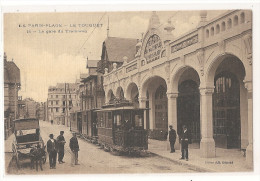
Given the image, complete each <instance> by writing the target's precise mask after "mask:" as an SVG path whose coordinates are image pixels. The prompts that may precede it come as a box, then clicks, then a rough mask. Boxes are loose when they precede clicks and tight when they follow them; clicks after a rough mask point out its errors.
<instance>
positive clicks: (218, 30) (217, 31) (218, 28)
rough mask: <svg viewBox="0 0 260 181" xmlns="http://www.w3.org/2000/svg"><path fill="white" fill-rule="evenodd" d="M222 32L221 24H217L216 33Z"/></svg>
mask: <svg viewBox="0 0 260 181" xmlns="http://www.w3.org/2000/svg"><path fill="white" fill-rule="evenodd" d="M219 32H220V27H219V24H218V25H217V26H216V34H218V33H219Z"/></svg>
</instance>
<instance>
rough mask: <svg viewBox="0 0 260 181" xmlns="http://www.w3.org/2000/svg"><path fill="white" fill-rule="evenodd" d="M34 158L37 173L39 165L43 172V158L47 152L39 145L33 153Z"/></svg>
mask: <svg viewBox="0 0 260 181" xmlns="http://www.w3.org/2000/svg"><path fill="white" fill-rule="evenodd" d="M32 154H33V156H34V162H35V165H36V171H38V164H39V165H40V168H41V171H42V170H43V169H42V157H43V156H44V154H45V151H44V149H43V148H41V146H40V145H37V148H36V149H34V150H33V152H32Z"/></svg>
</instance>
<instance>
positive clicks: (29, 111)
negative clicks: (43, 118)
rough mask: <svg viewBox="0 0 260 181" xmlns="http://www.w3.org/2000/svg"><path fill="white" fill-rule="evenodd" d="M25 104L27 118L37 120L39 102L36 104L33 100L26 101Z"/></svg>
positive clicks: (27, 99)
mask: <svg viewBox="0 0 260 181" xmlns="http://www.w3.org/2000/svg"><path fill="white" fill-rule="evenodd" d="M24 102H25V110H26V114H25V117H26V118H37V114H36V113H37V102H35V101H34V100H33V99H32V98H26V99H24Z"/></svg>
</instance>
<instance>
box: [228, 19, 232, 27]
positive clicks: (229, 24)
mask: <svg viewBox="0 0 260 181" xmlns="http://www.w3.org/2000/svg"><path fill="white" fill-rule="evenodd" d="M231 27H232V20H231V19H228V29H230V28H231Z"/></svg>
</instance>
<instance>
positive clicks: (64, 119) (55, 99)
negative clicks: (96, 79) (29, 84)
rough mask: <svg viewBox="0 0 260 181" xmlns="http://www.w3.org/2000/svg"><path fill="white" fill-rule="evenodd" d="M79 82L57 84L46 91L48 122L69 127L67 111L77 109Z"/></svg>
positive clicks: (78, 104)
mask: <svg viewBox="0 0 260 181" xmlns="http://www.w3.org/2000/svg"><path fill="white" fill-rule="evenodd" d="M79 84H80V83H79V82H76V83H57V85H56V86H50V87H49V89H48V100H47V107H48V116H47V117H48V120H49V121H50V120H53V121H54V123H55V124H63V125H66V126H69V119H68V116H69V111H70V110H71V109H74V110H76V109H79V106H80V102H79V94H78V92H79Z"/></svg>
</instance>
